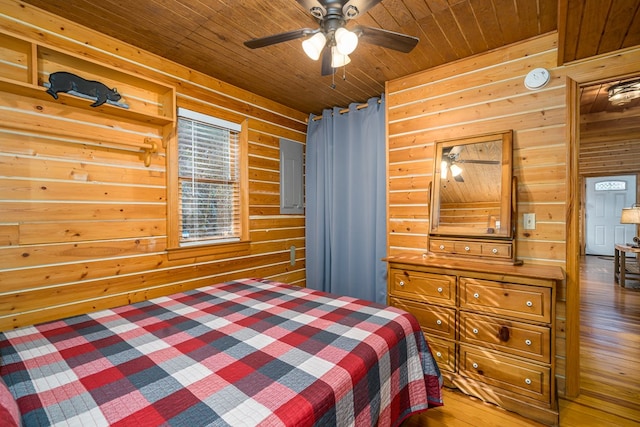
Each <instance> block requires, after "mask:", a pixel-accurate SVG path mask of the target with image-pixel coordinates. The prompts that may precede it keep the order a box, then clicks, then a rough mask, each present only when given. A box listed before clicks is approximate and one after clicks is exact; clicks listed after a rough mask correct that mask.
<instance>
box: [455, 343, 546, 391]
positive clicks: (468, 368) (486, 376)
mask: <svg viewBox="0 0 640 427" xmlns="http://www.w3.org/2000/svg"><path fill="white" fill-rule="evenodd" d="M459 372H460V374H461V375H463V376H466V377H468V378H472V379H474V380H477V381H481V382H484V383H486V384H489V385H492V386H496V387H500V388H502V389H504V390H508V391H510V392H513V393H514V394H516V395H518V396H526V397H529V398H532V399H535V400H537V401H540V402H545V403H550V400H551V386H550V385H551V369H550V368H549V367H547V366H539V365H536V364H534V363H527V362H523V361H521V360H518V359H515V358H510V357H508V356H504V355H501V354H497V353H495V352H490V351H488V350H487V351H483V350H479V349H474V348H471V347H467V346H464V345H461V346H460V365H459Z"/></svg>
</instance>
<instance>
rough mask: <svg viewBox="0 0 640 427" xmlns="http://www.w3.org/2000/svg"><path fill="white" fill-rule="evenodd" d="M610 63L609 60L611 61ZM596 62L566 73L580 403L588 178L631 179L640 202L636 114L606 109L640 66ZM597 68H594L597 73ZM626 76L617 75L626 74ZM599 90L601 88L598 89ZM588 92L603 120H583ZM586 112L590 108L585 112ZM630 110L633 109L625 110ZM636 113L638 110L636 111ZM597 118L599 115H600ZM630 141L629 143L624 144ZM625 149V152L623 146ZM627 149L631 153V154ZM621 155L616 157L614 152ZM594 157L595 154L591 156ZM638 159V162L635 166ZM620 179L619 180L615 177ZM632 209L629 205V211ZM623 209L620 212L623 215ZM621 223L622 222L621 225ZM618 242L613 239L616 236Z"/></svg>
mask: <svg viewBox="0 0 640 427" xmlns="http://www.w3.org/2000/svg"><path fill="white" fill-rule="evenodd" d="M608 59H609V60H610V59H611V58H608ZM596 62H602V68H600V69H598V70H595V68H594V69H593V70H592V71H589V72H586V73H584V74H580V73H575V74H574V73H573V72H571V71H569V72H568V77H569V78H568V86H567V87H568V94H569V96H568V99H569V104H568V114H569V122H568V123H569V125H570V145H569V147H568V149H569V151H568V156H569V171H570V172H569V175H568V186H569V200H579V201H581V203H579V204H570V205H569V212H568V213H569V215H568V222H567V254H566V255H567V256H566V269H567V281H566V284H567V298H566V303H567V307H566V312H567V343H566V344H567V347H566V348H567V350H566V355H567V361H566V362H567V368H566V380H567V381H566V388H565V392H566V394H565V396H566V397H568V398H572V397H576V396H578V395H579V394H580V388H581V387H580V383H581V367H580V353H581V348H580V340H581V337H580V335H581V333H580V331H581V329H584V328H587V329H588V328H589V325H586V324H583V323H582V321H581V317H582V315H583V314H581V285H580V277H579V270H580V265H581V260H580V254H581V253H583V254H584V249H585V246H586V242H585V234H586V230H585V227H586V224H585V222H586V219H585V215H584V214H585V211H586V208H585V198H586V188H585V181H586V177H596V176H605V175H607V174H608V173H610V171H616V172H617V174H619V175H633V176H635V180H636V185H635V187H636V200H637V199H638V194H637V191H638V185H637V183H638V181H639V180H640V175H639V174H638V171H640V144H638V143H637V141H638V140H639V139H640V122H638V120H637V118H635V119H634V118H633V115H634V114H635V112H636V111H638V109H637V108H626V107H625V108H623V109H622V110H621V111H618V112H614V113H609V112H606V113H605V112H603V110H605V109H607V108H608V107H607V106H606V103H607V102H608V101H607V91H606V88H608V87H610V86H611V85H612V84H614V83H613V80H615V79H618V80H620V79H631V78H634V76H635V78H637V76H638V71H639V69H638V65H637V61H636V63H635V64H634V63H633V61H632V60H629V61H627V60H626V59H625V61H623V64H620V67H619V68H617V69H614V68H612V67H610V66H608V65H606V64H605V58H602V59H599V60H597V61H596ZM595 65H597V64H594V67H595ZM625 72H628V73H629V74H626V75H622V76H620V74H618V76H616V74H613V73H625ZM598 86H600V87H599V88H598ZM588 90H592V91H593V95H594V102H595V99H600V100H601V101H602V104H604V105H601V106H600V108H602V109H601V110H600V111H599V112H600V114H599V116H597V115H596V116H594V117H593V120H590V119H589V118H586V117H584V115H581V113H587V112H589V113H594V111H593V110H591V109H590V107H592V106H595V105H596V104H594V103H593V102H592V103H590V102H583V101H584V95H585V94H586V93H587V91H588ZM585 107H587V108H585ZM627 107H632V106H627ZM633 107H635V106H633ZM596 114H597V113H596ZM625 141H626V142H625ZM593 144H596V145H598V144H599V145H598V150H597V151H596V152H595V153H596V154H595V155H592V156H589V155H587V154H586V153H587V151H585V149H586V148H587V146H589V145H590V146H593ZM624 144H626V146H624ZM627 149H629V150H627ZM616 150H617V151H616ZM592 153H593V152H592ZM636 159H637V160H636ZM616 176H618V175H616ZM631 200H632V199H631ZM630 205H631V203H630V202H629V203H628V204H627V206H621V208H622V207H628V206H630ZM621 208H620V209H621ZM618 222H619V220H618ZM614 240H615V236H614Z"/></svg>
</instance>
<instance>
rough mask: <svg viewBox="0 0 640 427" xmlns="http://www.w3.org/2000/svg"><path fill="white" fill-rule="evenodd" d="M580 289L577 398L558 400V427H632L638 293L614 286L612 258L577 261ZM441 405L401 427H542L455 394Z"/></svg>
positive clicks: (638, 395)
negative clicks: (579, 269)
mask: <svg viewBox="0 0 640 427" xmlns="http://www.w3.org/2000/svg"><path fill="white" fill-rule="evenodd" d="M630 283H631V284H632V285H634V286H638V284H637V282H636V284H634V283H633V282H630ZM580 289H581V291H580V298H581V304H580V305H581V312H580V317H581V318H580V324H581V327H580V354H581V359H580V371H581V374H580V382H581V393H580V396H579V397H577V398H576V399H573V400H565V399H561V400H560V426H561V427H596V426H597V427H600V426H603V427H604V426H607V427H608V426H616V427H627V426H629V427H630V426H634V427H638V426H640V289H625V288H621V287H620V286H618V285H614V284H613V258H607V257H598V256H587V257H584V258H583V259H582V263H581V277H580ZM444 402H445V406H443V407H441V408H434V409H430V410H429V411H427V412H425V413H423V414H419V415H415V416H413V417H411V418H409V419H407V420H406V421H405V422H404V423H403V424H402V427H424V426H450V427H457V426H461V427H463V426H464V427H471V426H473V427H478V426H496V427H498V426H499V427H502V426H509V427H511V426H514V427H517V426H542V424H539V423H537V422H533V421H530V420H527V419H526V418H524V417H521V416H518V415H516V414H513V413H511V412H508V411H504V410H502V409H500V408H498V407H496V406H495V405H491V404H487V403H484V402H482V401H480V400H478V399H475V398H472V397H469V396H466V395H463V394H461V393H460V392H455V391H451V390H447V389H445V394H444Z"/></svg>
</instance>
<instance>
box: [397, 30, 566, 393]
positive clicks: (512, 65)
mask: <svg viewBox="0 0 640 427" xmlns="http://www.w3.org/2000/svg"><path fill="white" fill-rule="evenodd" d="M556 63H557V37H556V34H555V33H554V34H549V35H545V36H542V37H539V38H535V39H532V40H529V41H527V42H524V43H520V44H516V45H512V46H510V47H508V48H504V49H499V50H497V51H494V52H490V53H488V54H485V55H481V56H476V57H472V58H469V59H465V60H461V61H457V62H455V63H452V64H448V65H445V66H441V67H438V68H435V69H432V70H427V71H424V72H422V73H418V74H415V75H411V76H408V77H406V78H401V79H398V80H394V81H390V82H388V83H387V89H386V91H387V94H386V96H387V98H386V99H387V108H388V144H389V148H388V150H389V169H388V178H389V194H388V199H389V207H388V210H389V227H388V230H389V233H388V245H389V248H388V252H389V254H391V255H394V254H401V253H413V254H422V253H425V252H426V248H427V237H428V226H429V191H428V189H429V183H430V181H432V171H433V159H434V141H437V140H443V139H451V138H456V137H469V136H473V135H479V134H485V133H490V132H499V131H506V130H510V129H512V130H513V135H514V140H513V147H514V148H513V150H514V151H513V159H514V162H513V172H514V175H515V177H516V179H517V194H516V200H517V205H516V206H517V215H516V217H515V218H514V220H515V221H517V234H516V251H517V258H518V259H520V260H522V261H524V263H526V264H549V265H559V266H561V267H565V245H566V233H565V228H566V227H565V215H566V210H567V193H566V191H565V182H566V177H567V160H566V158H567V126H566V123H567V113H566V108H567V105H566V96H567V95H566V88H565V75H564V73H563V72H562V70H561V69H559V68H558V67H557V66H556ZM537 67H544V68H547V69H548V70H549V71H550V73H551V81H550V82H549V84H548V85H547V86H545V87H544V88H542V89H540V90H536V91H531V90H529V89H527V88H526V87H525V86H524V77H525V75H526V74H527V72H529V71H530V70H532V69H534V68H537ZM524 213H535V214H536V219H537V223H536V229H535V230H523V229H522V215H523V214H524ZM564 317H565V289H564V287H563V286H561V288H560V289H559V297H558V322H557V323H558V325H559V327H558V330H557V338H558V340H557V341H558V342H557V351H558V360H557V363H556V364H557V366H558V370H557V372H558V375H559V381H558V385H559V388H560V389H561V390H562V388H563V376H564V372H565V371H564V355H565V352H564V337H565V334H564V325H565V322H564V320H565V319H564Z"/></svg>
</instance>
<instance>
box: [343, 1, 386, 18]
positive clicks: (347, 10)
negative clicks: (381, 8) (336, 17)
mask: <svg viewBox="0 0 640 427" xmlns="http://www.w3.org/2000/svg"><path fill="white" fill-rule="evenodd" d="M381 1H382V0H349V1H348V2H346V3H345V5H344V6H342V13H344V17H345V18H346V19H354V18H357V17H359V16H362V15H364V14H365V13H367V11H368V10H369V9H371V8H372V7H373V6H375V5H377V4H378V3H380V2H381ZM354 8H355V9H354ZM354 13H355V15H354Z"/></svg>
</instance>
